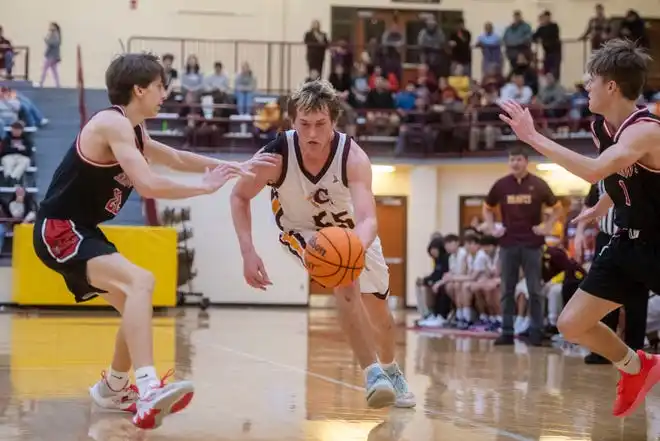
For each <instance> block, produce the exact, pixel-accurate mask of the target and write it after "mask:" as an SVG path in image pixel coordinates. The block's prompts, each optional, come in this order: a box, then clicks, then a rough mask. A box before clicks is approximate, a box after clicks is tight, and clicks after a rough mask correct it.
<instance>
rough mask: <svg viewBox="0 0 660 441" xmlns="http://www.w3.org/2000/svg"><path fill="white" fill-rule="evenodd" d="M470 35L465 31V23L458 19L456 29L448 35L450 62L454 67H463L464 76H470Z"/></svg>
mask: <svg viewBox="0 0 660 441" xmlns="http://www.w3.org/2000/svg"><path fill="white" fill-rule="evenodd" d="M471 42H472V34H471V33H470V31H468V30H467V29H465V22H464V21H463V19H459V20H458V22H457V23H456V29H455V30H454V31H453V32H452V33H451V34H449V46H450V47H451V62H452V63H453V64H454V65H457V64H459V65H461V66H463V72H464V73H465V75H467V76H468V77H469V76H472V48H471V47H470V43H471Z"/></svg>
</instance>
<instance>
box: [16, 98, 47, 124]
mask: <svg viewBox="0 0 660 441" xmlns="http://www.w3.org/2000/svg"><path fill="white" fill-rule="evenodd" d="M10 92H11V90H10ZM16 98H17V99H18V102H19V103H20V109H19V111H18V114H19V117H22V118H23V120H24V122H25V126H26V127H42V126H45V125H46V124H48V118H46V117H44V114H43V113H41V110H39V107H37V106H36V104H34V103H33V102H32V100H31V99H30V98H28V97H26V96H25V95H23V94H22V93H20V92H18V91H16Z"/></svg>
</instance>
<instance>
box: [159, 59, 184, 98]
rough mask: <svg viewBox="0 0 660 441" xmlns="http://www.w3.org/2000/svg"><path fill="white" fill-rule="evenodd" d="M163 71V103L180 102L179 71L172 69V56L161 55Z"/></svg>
mask: <svg viewBox="0 0 660 441" xmlns="http://www.w3.org/2000/svg"><path fill="white" fill-rule="evenodd" d="M162 63H163V70H164V71H165V84H164V86H165V89H166V90H167V92H166V94H165V101H166V102H167V101H170V102H172V101H182V99H183V97H182V96H181V82H180V81H179V71H177V70H176V69H175V68H173V67H172V65H173V64H174V55H172V54H165V55H163V61H162Z"/></svg>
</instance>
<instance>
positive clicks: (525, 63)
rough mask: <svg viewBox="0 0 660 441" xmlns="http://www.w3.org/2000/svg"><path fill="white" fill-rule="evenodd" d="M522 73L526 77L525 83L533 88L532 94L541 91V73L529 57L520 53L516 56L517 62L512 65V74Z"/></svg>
mask: <svg viewBox="0 0 660 441" xmlns="http://www.w3.org/2000/svg"><path fill="white" fill-rule="evenodd" d="M513 74H520V75H522V76H523V78H524V79H525V84H526V85H527V86H529V88H530V89H532V94H534V95H536V94H537V93H539V74H538V71H537V70H536V69H535V68H534V66H533V65H532V64H531V63H530V61H529V58H528V57H527V56H526V55H525V54H523V53H519V54H518V57H517V58H516V62H515V64H514V65H513V66H512V69H511V75H513Z"/></svg>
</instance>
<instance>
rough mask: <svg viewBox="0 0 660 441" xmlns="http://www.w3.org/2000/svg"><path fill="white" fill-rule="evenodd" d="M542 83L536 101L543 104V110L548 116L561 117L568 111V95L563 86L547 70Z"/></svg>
mask: <svg viewBox="0 0 660 441" xmlns="http://www.w3.org/2000/svg"><path fill="white" fill-rule="evenodd" d="M544 80H545V81H544V84H543V85H542V86H541V87H540V88H539V93H538V95H537V97H536V98H537V101H538V103H539V104H541V105H542V106H543V112H544V113H545V116H546V117H548V118H561V117H563V116H565V115H566V113H568V109H567V107H566V105H567V104H568V97H567V94H566V90H565V89H564V87H563V86H562V85H561V84H560V83H559V82H558V81H557V80H556V78H555V76H554V74H553V73H551V72H548V73H546V74H545V77H544Z"/></svg>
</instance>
